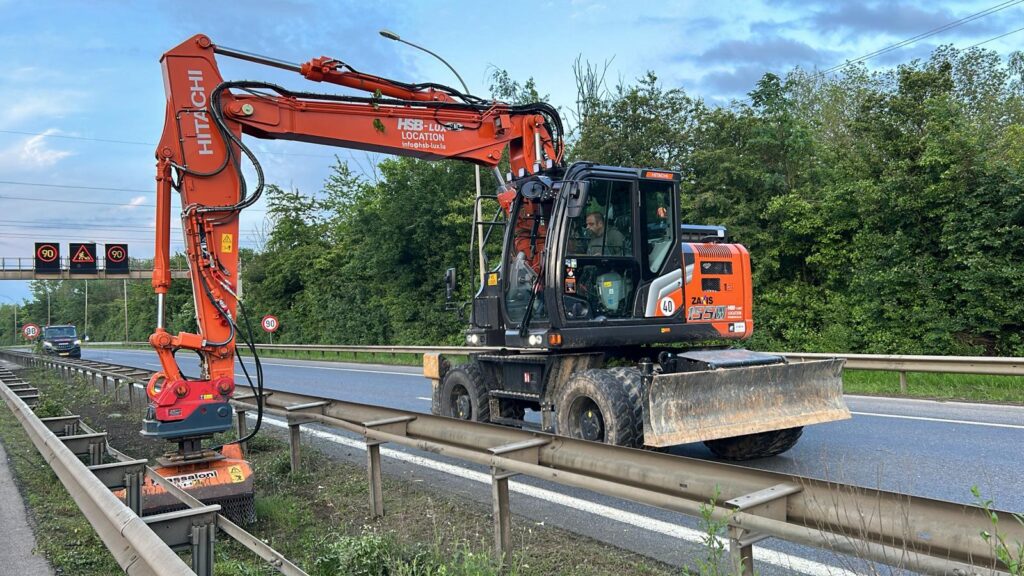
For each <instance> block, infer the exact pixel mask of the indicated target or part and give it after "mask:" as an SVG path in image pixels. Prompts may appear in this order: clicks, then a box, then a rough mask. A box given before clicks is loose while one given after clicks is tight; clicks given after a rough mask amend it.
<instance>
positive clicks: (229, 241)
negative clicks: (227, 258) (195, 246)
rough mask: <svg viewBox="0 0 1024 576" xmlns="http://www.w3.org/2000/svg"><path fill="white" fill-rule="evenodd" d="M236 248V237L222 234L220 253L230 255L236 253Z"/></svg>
mask: <svg viewBox="0 0 1024 576" xmlns="http://www.w3.org/2000/svg"><path fill="white" fill-rule="evenodd" d="M234 248H235V235H234V234H221V235H220V251H221V252H223V253H225V254H229V253H231V252H232V251H234Z"/></svg>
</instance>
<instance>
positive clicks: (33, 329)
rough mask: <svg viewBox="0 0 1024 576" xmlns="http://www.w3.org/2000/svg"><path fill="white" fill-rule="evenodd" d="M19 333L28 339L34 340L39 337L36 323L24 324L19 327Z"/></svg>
mask: <svg viewBox="0 0 1024 576" xmlns="http://www.w3.org/2000/svg"><path fill="white" fill-rule="evenodd" d="M21 333H22V334H23V335H24V336H25V338H28V339H29V340H35V339H36V338H38V337H39V325H38V324H25V325H24V326H22V327H21Z"/></svg>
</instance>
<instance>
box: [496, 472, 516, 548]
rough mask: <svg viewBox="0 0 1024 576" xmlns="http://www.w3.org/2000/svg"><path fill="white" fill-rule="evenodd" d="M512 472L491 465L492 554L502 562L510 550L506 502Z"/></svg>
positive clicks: (510, 539)
mask: <svg viewBox="0 0 1024 576" xmlns="http://www.w3.org/2000/svg"><path fill="white" fill-rule="evenodd" d="M512 476H515V473H514V472H504V471H502V470H501V469H500V468H498V467H497V466H491V503H492V505H493V510H494V554H495V556H497V557H498V561H499V562H500V563H502V564H504V562H505V556H506V555H507V554H510V553H511V552H512V513H511V510H510V509H509V503H508V479H509V478H511V477H512Z"/></svg>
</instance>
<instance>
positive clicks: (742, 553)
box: [726, 483, 803, 576]
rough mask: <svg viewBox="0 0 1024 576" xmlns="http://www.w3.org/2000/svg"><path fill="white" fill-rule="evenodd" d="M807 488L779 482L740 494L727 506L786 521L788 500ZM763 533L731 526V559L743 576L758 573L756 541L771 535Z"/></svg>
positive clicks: (732, 566)
mask: <svg viewBox="0 0 1024 576" xmlns="http://www.w3.org/2000/svg"><path fill="white" fill-rule="evenodd" d="M802 490H803V488H801V487H800V486H797V485H795V484H789V483H782V484H776V485H775V486H771V487H769V488H765V489H764V490H758V491H757V492H753V493H751V494H746V495H744V496H739V497H736V498H733V499H732V500H728V501H726V505H727V506H729V507H731V508H732V509H733V511H735V512H742V513H744V514H750V515H753V516H760V517H764V518H770V519H773V520H786V499H787V497H788V496H789V495H790V494H796V493H797V492H800V491H802ZM768 537H769V536H768V535H767V534H761V533H758V532H754V531H752V530H747V529H745V528H741V527H739V526H733V525H731V524H730V525H729V560H730V563H731V569H732V570H738V571H739V574H740V576H754V544H755V543H756V542H760V541H761V540H764V539H765V538H768Z"/></svg>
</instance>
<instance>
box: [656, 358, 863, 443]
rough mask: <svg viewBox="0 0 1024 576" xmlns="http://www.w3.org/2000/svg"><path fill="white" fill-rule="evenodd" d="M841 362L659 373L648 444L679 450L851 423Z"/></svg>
mask: <svg viewBox="0 0 1024 576" xmlns="http://www.w3.org/2000/svg"><path fill="white" fill-rule="evenodd" d="M844 362H845V361H844V360H843V359H841V358H839V359H831V360H821V361H815V362H800V363H794V364H770V365H767V366H743V367H738V368H727V369H718V370H707V371H701V372H682V373H676V374H658V375H656V376H654V377H653V378H652V381H651V385H650V387H649V391H648V393H647V394H646V395H645V396H646V405H645V406H644V409H645V412H644V444H647V445H648V446H658V447H660V446H674V445H676V444H686V443H689V442H700V441H704V440H714V439H718V438H731V437H734V436H741V435H744V434H754V433H758V432H768V431H771V430H782V429H785V428H795V427H798V426H806V425H808V424H820V423H822V422H831V421H833V420H845V419H847V418H850V410H849V409H848V408H847V407H846V403H845V402H844V401H843V380H842V370H843V363H844Z"/></svg>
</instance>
